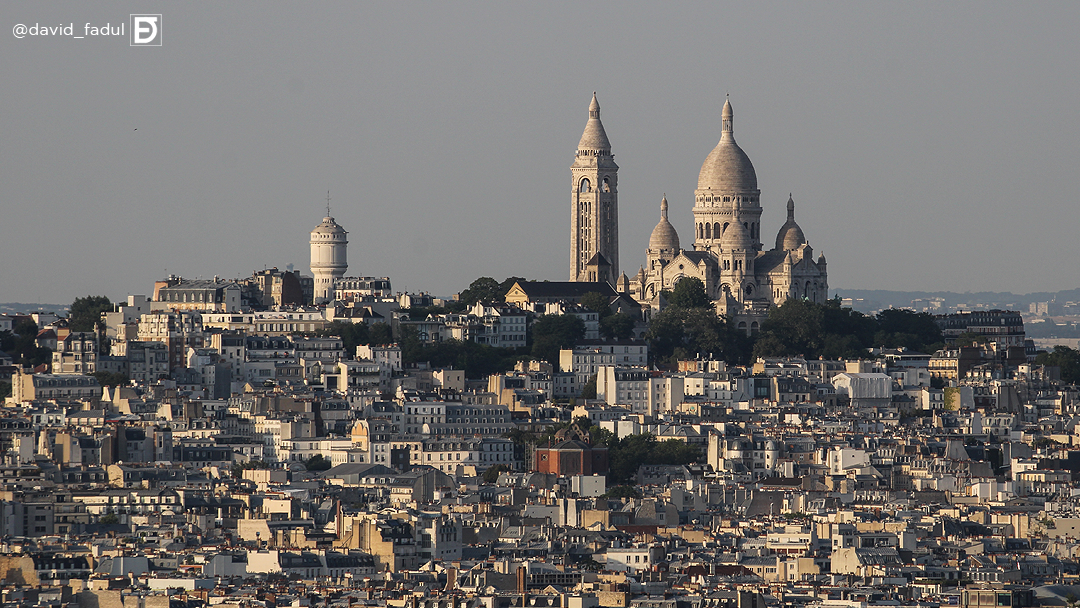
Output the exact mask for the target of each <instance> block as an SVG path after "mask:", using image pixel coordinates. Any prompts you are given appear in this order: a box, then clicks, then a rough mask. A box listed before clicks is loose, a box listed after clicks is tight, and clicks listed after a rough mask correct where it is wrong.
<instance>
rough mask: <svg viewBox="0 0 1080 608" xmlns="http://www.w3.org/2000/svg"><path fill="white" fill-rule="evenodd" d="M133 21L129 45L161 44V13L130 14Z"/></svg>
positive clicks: (129, 16)
mask: <svg viewBox="0 0 1080 608" xmlns="http://www.w3.org/2000/svg"><path fill="white" fill-rule="evenodd" d="M128 18H129V20H130V21H131V23H130V25H131V41H130V42H129V44H128V45H129V46H161V15H128Z"/></svg>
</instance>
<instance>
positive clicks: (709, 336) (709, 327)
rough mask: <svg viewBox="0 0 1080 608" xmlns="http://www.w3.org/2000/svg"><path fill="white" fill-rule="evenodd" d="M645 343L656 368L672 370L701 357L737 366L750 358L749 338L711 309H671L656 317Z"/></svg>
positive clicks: (678, 307)
mask: <svg viewBox="0 0 1080 608" xmlns="http://www.w3.org/2000/svg"><path fill="white" fill-rule="evenodd" d="M685 280H686V279H684V280H683V281H685ZM683 281H680V283H682V282H683ZM645 340H646V341H647V342H648V343H649V356H650V357H651V358H652V359H653V361H654V362H655V363H656V364H657V365H664V364H666V365H672V366H673V365H675V360H676V359H683V358H690V357H693V356H694V355H698V354H700V355H703V356H713V357H717V358H723V359H725V360H727V361H736V362H738V361H744V360H745V358H746V355H747V354H748V352H747V351H748V348H747V347H746V338H745V337H744V336H740V335H739V334H738V332H737V331H735V330H733V329H732V328H731V325H730V324H729V323H727V322H726V321H725V320H724V319H722V318H720V317H719V316H717V314H716V311H715V310H713V308H712V307H711V306H709V307H693V308H684V307H681V306H671V305H669V306H668V307H667V308H665V309H664V310H662V311H661V312H659V313H657V314H655V315H653V317H652V320H650V321H649V329H648V331H647V332H646V333H645Z"/></svg>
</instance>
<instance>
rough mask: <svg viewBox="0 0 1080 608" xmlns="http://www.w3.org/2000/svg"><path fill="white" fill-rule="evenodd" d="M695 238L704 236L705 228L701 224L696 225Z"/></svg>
mask: <svg viewBox="0 0 1080 608" xmlns="http://www.w3.org/2000/svg"><path fill="white" fill-rule="evenodd" d="M697 238H699V239H702V238H705V228H703V227H702V225H701V224H698V225H697Z"/></svg>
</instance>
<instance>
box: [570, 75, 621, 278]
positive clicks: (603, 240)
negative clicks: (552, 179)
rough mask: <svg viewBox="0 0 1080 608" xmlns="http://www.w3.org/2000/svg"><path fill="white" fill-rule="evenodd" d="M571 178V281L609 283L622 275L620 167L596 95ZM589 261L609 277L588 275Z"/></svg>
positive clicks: (579, 143)
mask: <svg viewBox="0 0 1080 608" xmlns="http://www.w3.org/2000/svg"><path fill="white" fill-rule="evenodd" d="M570 175H571V182H570V186H571V193H570V208H571V217H570V280H571V281H586V282H597V281H603V282H608V283H610V282H611V281H612V280H613V279H614V277H617V276H618V275H619V189H618V186H619V166H618V165H616V164H615V155H613V154H612V153H611V142H609V141H608V137H607V133H606V132H604V125H603V123H601V122H600V104H599V103H598V102H597V101H596V93H593V98H592V103H591V104H589V121H588V122H587V123H585V132H584V133H582V135H581V141H580V142H578V148H577V154H576V155H575V156H574V164H573V165H571V166H570ZM593 258H596V259H595V260H594V259H593ZM590 262H592V263H593V264H594V266H595V265H596V263H597V262H599V263H600V265H603V262H606V264H607V265H608V266H609V269H608V272H610V276H609V277H606V278H605V277H597V276H595V272H596V271H595V269H594V270H593V274H594V276H589V275H590V272H589V270H590V269H589V268H588V267H589V265H590Z"/></svg>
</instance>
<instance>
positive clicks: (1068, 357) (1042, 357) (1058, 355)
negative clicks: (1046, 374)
mask: <svg viewBox="0 0 1080 608" xmlns="http://www.w3.org/2000/svg"><path fill="white" fill-rule="evenodd" d="M1035 363H1037V364H1039V365H1056V366H1057V367H1058V368H1060V369H1061V380H1062V382H1068V383H1069V384H1080V351H1078V350H1076V349H1073V348H1069V347H1068V346H1055V347H1054V350H1052V351H1050V352H1048V353H1039V356H1037V357H1035Z"/></svg>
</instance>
